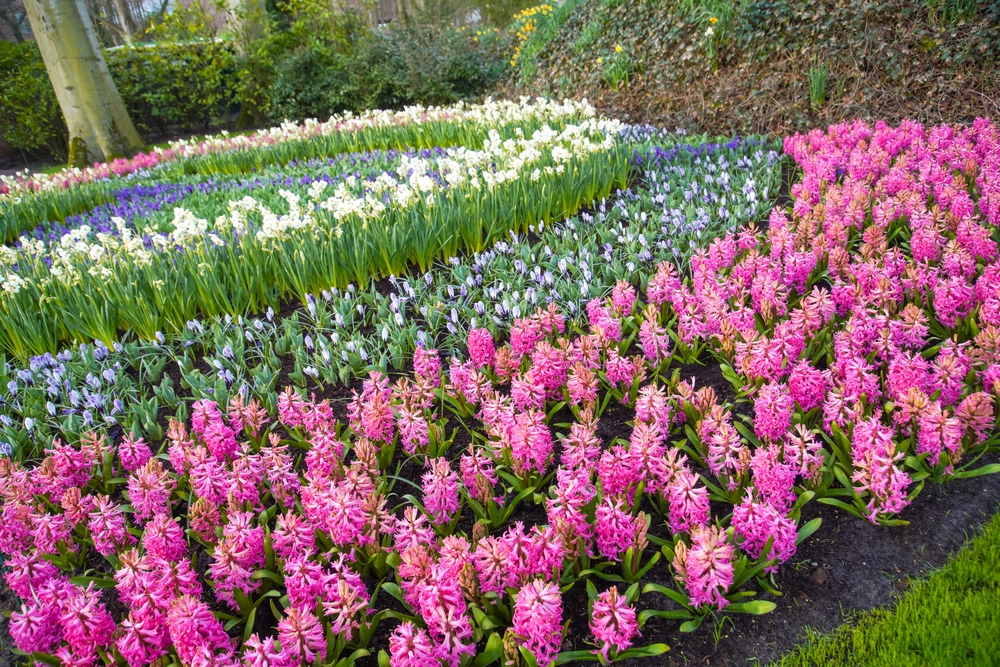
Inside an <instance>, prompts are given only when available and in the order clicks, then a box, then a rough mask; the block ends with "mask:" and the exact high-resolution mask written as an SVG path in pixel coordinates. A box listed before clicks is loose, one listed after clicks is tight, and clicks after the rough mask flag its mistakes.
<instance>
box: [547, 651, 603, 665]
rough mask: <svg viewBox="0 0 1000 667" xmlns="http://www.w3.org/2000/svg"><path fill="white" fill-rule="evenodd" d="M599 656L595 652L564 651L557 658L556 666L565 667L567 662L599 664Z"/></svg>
mask: <svg viewBox="0 0 1000 667" xmlns="http://www.w3.org/2000/svg"><path fill="white" fill-rule="evenodd" d="M597 661H598V657H597V654H596V653H594V652H593V651H563V652H562V653H560V654H559V655H557V656H556V661H555V664H556V665H565V664H566V663H567V662H597Z"/></svg>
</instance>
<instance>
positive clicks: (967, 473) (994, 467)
mask: <svg viewBox="0 0 1000 667" xmlns="http://www.w3.org/2000/svg"><path fill="white" fill-rule="evenodd" d="M995 473H1000V463H988V464H987V465H984V466H980V467H979V468H975V469H974V470H959V471H958V472H956V473H955V474H954V475H953V478H955V479H969V478H971V477H979V476H980V475H993V474H995Z"/></svg>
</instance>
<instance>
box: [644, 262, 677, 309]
mask: <svg viewBox="0 0 1000 667" xmlns="http://www.w3.org/2000/svg"><path fill="white" fill-rule="evenodd" d="M680 287H681V280H680V278H679V277H678V276H677V269H676V268H674V265H673V264H670V263H669V262H663V263H662V264H659V265H658V266H657V267H656V275H655V276H653V277H652V278H651V279H650V281H649V285H647V286H646V297H647V298H648V299H649V302H650V303H654V304H656V305H658V306H660V305H663V304H665V303H671V302H673V300H674V293H675V292H676V291H677V290H678V289H680Z"/></svg>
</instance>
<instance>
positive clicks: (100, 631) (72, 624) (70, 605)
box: [59, 582, 115, 655]
mask: <svg viewBox="0 0 1000 667" xmlns="http://www.w3.org/2000/svg"><path fill="white" fill-rule="evenodd" d="M59 622H60V624H61V625H62V629H63V639H64V640H65V641H66V643H67V644H69V646H70V648H71V649H72V650H73V652H74V653H75V654H80V655H93V654H94V650H95V649H97V648H104V647H106V646H107V645H108V644H109V643H110V642H111V634H112V633H113V632H114V631H115V622H114V621H113V620H112V619H111V615H110V614H109V613H108V610H107V609H106V608H105V606H104V604H103V603H101V591H100V590H95V589H94V584H93V582H91V583H90V585H89V586H88V587H87V588H86V589H81V588H77V589H76V591H75V594H73V595H70V596H68V597H67V598H66V599H64V600H63V601H62V610H61V614H60V617H59Z"/></svg>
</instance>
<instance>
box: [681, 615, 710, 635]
mask: <svg viewBox="0 0 1000 667" xmlns="http://www.w3.org/2000/svg"><path fill="white" fill-rule="evenodd" d="M704 622H705V616H696V617H695V618H693V619H691V620H690V621H685V622H684V623H681V627H680V630H681V632H694V631H695V630H697V629H698V628H700V627H701V624H702V623H704Z"/></svg>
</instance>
